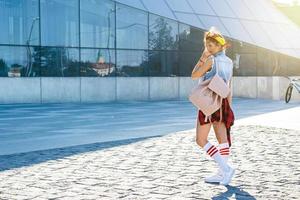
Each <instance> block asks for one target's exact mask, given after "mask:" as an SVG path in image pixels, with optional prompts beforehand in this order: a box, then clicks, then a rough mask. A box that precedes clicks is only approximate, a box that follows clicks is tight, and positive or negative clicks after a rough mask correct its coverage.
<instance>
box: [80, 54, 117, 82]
mask: <svg viewBox="0 0 300 200" xmlns="http://www.w3.org/2000/svg"><path fill="white" fill-rule="evenodd" d="M115 63H116V61H115V51H113V50H108V49H81V61H80V74H81V76H101V77H104V76H115V68H116V64H115Z"/></svg>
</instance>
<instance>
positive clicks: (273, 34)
mask: <svg viewBox="0 0 300 200" xmlns="http://www.w3.org/2000/svg"><path fill="white" fill-rule="evenodd" d="M259 23H260V24H261V26H262V28H263V30H264V31H265V33H266V34H267V35H268V36H269V38H270V39H271V40H272V42H273V44H274V46H275V47H277V48H290V44H289V43H288V42H287V39H286V37H283V36H284V35H285V33H284V32H282V31H281V28H280V27H279V25H278V24H271V23H267V22H259Z"/></svg>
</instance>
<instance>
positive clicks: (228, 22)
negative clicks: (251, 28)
mask: <svg viewBox="0 0 300 200" xmlns="http://www.w3.org/2000/svg"><path fill="white" fill-rule="evenodd" d="M221 21H222V22H223V23H224V25H225V26H226V27H227V30H228V31H229V32H230V35H231V37H233V38H235V39H238V40H242V41H244V42H249V43H253V41H252V40H251V38H250V36H249V34H248V33H247V32H246V31H245V29H244V28H243V26H242V24H241V23H240V22H239V20H237V19H230V18H221Z"/></svg>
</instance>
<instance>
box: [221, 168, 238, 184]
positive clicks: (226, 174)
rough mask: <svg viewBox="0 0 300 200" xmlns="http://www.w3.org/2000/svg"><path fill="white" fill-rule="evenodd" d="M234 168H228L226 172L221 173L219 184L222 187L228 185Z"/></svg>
mask: <svg viewBox="0 0 300 200" xmlns="http://www.w3.org/2000/svg"><path fill="white" fill-rule="evenodd" d="M234 172H235V168H233V167H231V166H229V171H228V172H223V180H222V181H221V182H220V184H222V185H228V184H229V183H230V181H231V179H232V177H233V175H234Z"/></svg>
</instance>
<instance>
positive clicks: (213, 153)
mask: <svg viewBox="0 0 300 200" xmlns="http://www.w3.org/2000/svg"><path fill="white" fill-rule="evenodd" d="M217 152H218V149H216V150H215V151H214V152H212V153H211V154H210V156H211V157H212V156H213V155H215V153H217Z"/></svg>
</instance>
